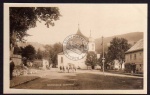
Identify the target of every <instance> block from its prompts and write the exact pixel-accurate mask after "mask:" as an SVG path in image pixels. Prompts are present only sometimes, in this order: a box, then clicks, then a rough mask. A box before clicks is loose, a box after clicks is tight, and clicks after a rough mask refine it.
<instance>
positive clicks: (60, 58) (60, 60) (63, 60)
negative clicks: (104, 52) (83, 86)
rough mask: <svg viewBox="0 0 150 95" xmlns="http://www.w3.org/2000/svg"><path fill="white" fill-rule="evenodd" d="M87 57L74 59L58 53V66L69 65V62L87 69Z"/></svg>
mask: <svg viewBox="0 0 150 95" xmlns="http://www.w3.org/2000/svg"><path fill="white" fill-rule="evenodd" d="M85 60H86V57H84V58H83V59H81V60H77V61H73V60H71V59H69V58H67V57H66V56H65V55H58V68H59V67H60V66H67V65H68V63H71V64H74V65H75V66H76V68H78V67H80V68H81V69H86V68H87V66H86V64H85Z"/></svg>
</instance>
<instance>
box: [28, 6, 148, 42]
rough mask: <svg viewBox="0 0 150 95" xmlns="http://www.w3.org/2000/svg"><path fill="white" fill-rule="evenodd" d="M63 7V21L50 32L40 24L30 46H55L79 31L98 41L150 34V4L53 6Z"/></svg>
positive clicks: (56, 24)
mask: <svg viewBox="0 0 150 95" xmlns="http://www.w3.org/2000/svg"><path fill="white" fill-rule="evenodd" d="M48 6H49V7H51V6H52V7H53V6H55V7H59V10H60V14H61V15H62V16H61V17H60V20H58V21H56V22H55V26H54V27H52V26H51V27H50V28H47V27H46V26H45V25H44V24H45V23H43V22H42V23H39V22H37V27H35V28H31V29H29V30H28V31H27V33H28V34H30V35H32V36H28V37H27V38H26V39H27V41H28V42H38V43H42V44H54V43H56V42H61V43H62V42H63V40H64V39H65V38H66V37H67V36H69V35H71V34H75V33H76V32H77V30H78V24H79V28H80V31H81V32H82V33H83V34H84V35H85V36H87V37H89V36H90V31H91V35H92V37H93V38H94V39H96V38H100V37H102V36H104V37H109V36H114V35H121V34H126V33H130V32H147V4H49V5H48Z"/></svg>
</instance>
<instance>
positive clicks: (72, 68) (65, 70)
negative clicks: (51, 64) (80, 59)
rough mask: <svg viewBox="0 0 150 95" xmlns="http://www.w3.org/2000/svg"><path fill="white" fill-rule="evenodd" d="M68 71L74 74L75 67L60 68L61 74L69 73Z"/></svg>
mask: <svg viewBox="0 0 150 95" xmlns="http://www.w3.org/2000/svg"><path fill="white" fill-rule="evenodd" d="M70 70H71V71H72V72H76V70H77V69H76V66H75V65H67V66H60V71H61V72H68V73H69V72H70Z"/></svg>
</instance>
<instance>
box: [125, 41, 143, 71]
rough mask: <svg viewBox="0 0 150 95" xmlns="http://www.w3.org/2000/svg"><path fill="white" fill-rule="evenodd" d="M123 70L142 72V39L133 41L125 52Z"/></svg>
mask: <svg viewBox="0 0 150 95" xmlns="http://www.w3.org/2000/svg"><path fill="white" fill-rule="evenodd" d="M125 70H126V71H127V72H133V73H138V72H139V73H143V39H141V40H139V41H138V42H137V43H135V44H134V45H133V46H132V47H131V48H130V49H129V50H128V51H127V52H126V53H125Z"/></svg>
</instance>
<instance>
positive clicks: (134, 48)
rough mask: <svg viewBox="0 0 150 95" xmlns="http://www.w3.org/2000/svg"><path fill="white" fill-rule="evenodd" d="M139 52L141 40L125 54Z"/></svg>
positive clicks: (141, 45) (141, 47) (141, 46)
mask: <svg viewBox="0 0 150 95" xmlns="http://www.w3.org/2000/svg"><path fill="white" fill-rule="evenodd" d="M139 50H143V39H141V40H139V41H138V42H137V43H135V44H134V45H133V46H132V47H131V48H130V49H129V50H128V51H127V52H126V53H130V52H135V51H139Z"/></svg>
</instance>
